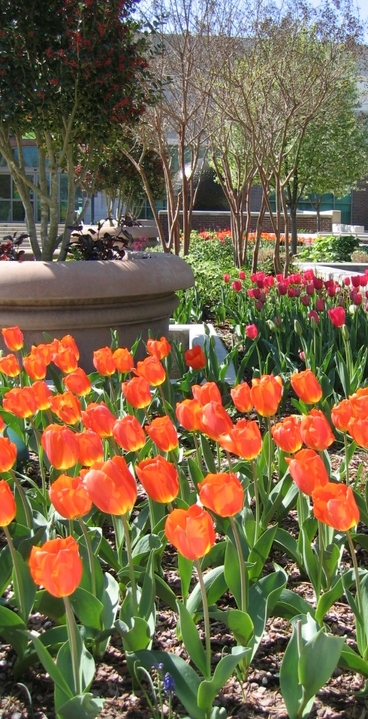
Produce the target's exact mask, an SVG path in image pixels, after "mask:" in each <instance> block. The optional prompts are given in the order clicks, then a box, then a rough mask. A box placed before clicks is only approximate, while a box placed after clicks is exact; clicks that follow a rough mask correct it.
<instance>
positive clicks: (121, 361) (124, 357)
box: [112, 347, 134, 374]
mask: <svg viewBox="0 0 368 719" xmlns="http://www.w3.org/2000/svg"><path fill="white" fill-rule="evenodd" d="M112 356H113V359H114V363H115V367H116V369H117V370H118V372H122V373H123V374H126V373H127V372H131V371H132V369H133V367H134V358H133V357H132V355H131V352H130V351H129V350H128V348H127V347H118V349H117V350H115V352H113V355H112Z"/></svg>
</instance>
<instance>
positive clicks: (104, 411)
mask: <svg viewBox="0 0 368 719" xmlns="http://www.w3.org/2000/svg"><path fill="white" fill-rule="evenodd" d="M81 414H82V422H83V424H84V426H85V427H86V429H92V430H93V431H94V432H96V433H97V434H99V435H100V437H111V435H112V428H113V426H114V424H115V422H116V417H115V415H113V413H112V412H110V410H109V408H108V407H107V406H106V404H105V403H104V402H100V403H98V402H92V403H91V404H89V405H88V407H87V409H85V410H82V413H81Z"/></svg>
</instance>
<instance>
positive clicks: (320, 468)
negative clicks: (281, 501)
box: [286, 449, 328, 495]
mask: <svg viewBox="0 0 368 719" xmlns="http://www.w3.org/2000/svg"><path fill="white" fill-rule="evenodd" d="M286 462H287V463H288V465H289V472H290V475H291V477H292V479H293V480H294V482H295V484H296V485H297V486H298V487H299V489H300V490H301V491H302V492H304V494H308V495H311V494H312V492H313V490H314V489H315V488H316V487H320V486H323V485H325V484H327V483H328V474H327V470H326V467H325V465H324V463H323V460H322V459H321V457H320V456H319V454H317V452H315V451H314V450H313V449H301V450H300V452H297V453H296V454H295V455H294V457H286Z"/></svg>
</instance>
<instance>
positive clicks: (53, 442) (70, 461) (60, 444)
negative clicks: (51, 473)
mask: <svg viewBox="0 0 368 719" xmlns="http://www.w3.org/2000/svg"><path fill="white" fill-rule="evenodd" d="M41 444H42V447H43V449H44V450H45V452H46V455H47V458H48V460H49V462H50V463H51V464H52V465H53V466H54V467H55V468H56V469H69V468H70V467H74V465H75V464H77V462H78V458H79V443H78V440H77V437H76V436H75V434H74V432H73V431H72V430H71V429H70V428H69V427H64V426H62V425H60V424H49V426H48V427H46V429H45V431H44V433H43V435H42V437H41Z"/></svg>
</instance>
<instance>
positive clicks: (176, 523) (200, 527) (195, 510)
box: [165, 504, 216, 560]
mask: <svg viewBox="0 0 368 719" xmlns="http://www.w3.org/2000/svg"><path fill="white" fill-rule="evenodd" d="M165 534H166V537H167V539H168V540H169V542H171V544H172V545H173V546H174V547H175V548H176V549H177V550H178V552H180V554H182V555H183V557H186V558H187V559H191V560H194V559H199V558H200V557H204V555H205V554H208V552H209V551H210V550H211V548H212V547H213V545H214V543H215V540H216V534H215V528H214V524H213V519H212V517H211V515H210V514H209V513H208V512H206V510H205V509H202V508H201V507H199V506H198V504H193V505H192V506H191V507H189V509H174V510H173V512H171V513H170V514H169V516H168V517H167V519H166V522H165Z"/></svg>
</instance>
